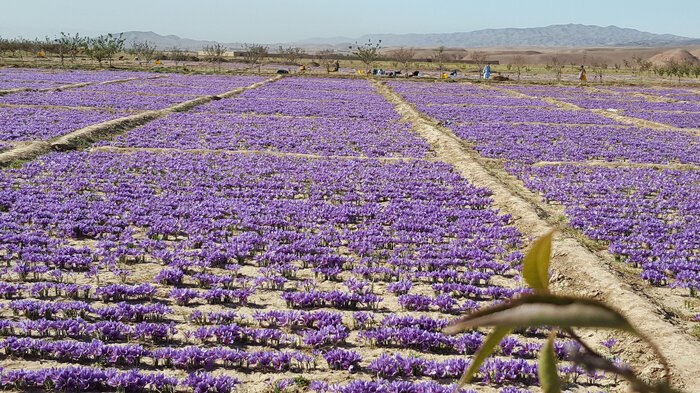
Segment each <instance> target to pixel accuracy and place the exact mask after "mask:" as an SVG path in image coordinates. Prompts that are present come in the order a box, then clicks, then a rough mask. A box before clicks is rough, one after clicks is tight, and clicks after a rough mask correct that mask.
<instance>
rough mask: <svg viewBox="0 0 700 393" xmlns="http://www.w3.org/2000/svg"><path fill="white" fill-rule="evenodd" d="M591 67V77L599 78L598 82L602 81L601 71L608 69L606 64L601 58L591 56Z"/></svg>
mask: <svg viewBox="0 0 700 393" xmlns="http://www.w3.org/2000/svg"><path fill="white" fill-rule="evenodd" d="M591 69H592V71H593V78H594V79H599V82H603V72H604V71H605V70H606V69H608V65H607V64H606V63H605V62H604V61H603V60H601V59H597V58H592V59H591Z"/></svg>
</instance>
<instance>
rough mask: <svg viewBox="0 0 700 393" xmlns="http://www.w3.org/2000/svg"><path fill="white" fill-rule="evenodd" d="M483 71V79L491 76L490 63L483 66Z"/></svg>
mask: <svg viewBox="0 0 700 393" xmlns="http://www.w3.org/2000/svg"><path fill="white" fill-rule="evenodd" d="M483 73H484V79H489V78H490V77H491V65H489V64H486V66H484V71H483Z"/></svg>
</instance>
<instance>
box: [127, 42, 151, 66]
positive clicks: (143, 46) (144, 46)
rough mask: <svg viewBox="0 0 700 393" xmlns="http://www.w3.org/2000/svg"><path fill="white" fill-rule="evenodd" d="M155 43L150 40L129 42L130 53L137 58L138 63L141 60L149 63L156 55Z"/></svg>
mask: <svg viewBox="0 0 700 393" xmlns="http://www.w3.org/2000/svg"><path fill="white" fill-rule="evenodd" d="M156 52H157V48H156V44H154V43H153V42H150V41H136V40H134V41H133V42H132V43H131V53H133V54H134V55H135V56H136V57H138V59H139V64H141V63H142V62H144V61H145V62H146V63H150V62H151V60H153V59H154V58H155V57H156Z"/></svg>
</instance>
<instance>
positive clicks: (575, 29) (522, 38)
mask: <svg viewBox="0 0 700 393" xmlns="http://www.w3.org/2000/svg"><path fill="white" fill-rule="evenodd" d="M368 39H372V41H373V42H376V41H377V40H382V46H446V47H450V48H473V47H487V46H489V47H494V46H508V47H514V46H540V47H541V46H556V47H590V46H680V45H697V44H700V39H693V38H688V37H681V36H676V35H672V34H654V33H647V32H643V31H639V30H635V29H625V28H620V27H617V26H607V27H601V26H588V25H579V24H568V25H552V26H547V27H533V28H522V29H519V28H507V29H485V30H476V31H471V32H466V33H442V34H371V35H370V34H368V35H364V36H362V37H358V38H356V39H351V38H347V37H334V38H312V39H308V40H303V41H300V42H299V43H303V44H311V43H316V44H333V45H340V44H343V43H348V42H355V41H357V42H365V41H367V40H368Z"/></svg>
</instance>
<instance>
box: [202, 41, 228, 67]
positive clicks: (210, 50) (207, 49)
mask: <svg viewBox="0 0 700 393" xmlns="http://www.w3.org/2000/svg"><path fill="white" fill-rule="evenodd" d="M203 49H204V56H205V57H206V58H207V61H209V62H211V63H214V62H216V63H217V64H218V69H219V71H221V62H222V61H223V60H224V54H225V53H226V47H225V46H223V45H221V44H219V43H217V44H214V45H205V46H204V48H203Z"/></svg>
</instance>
